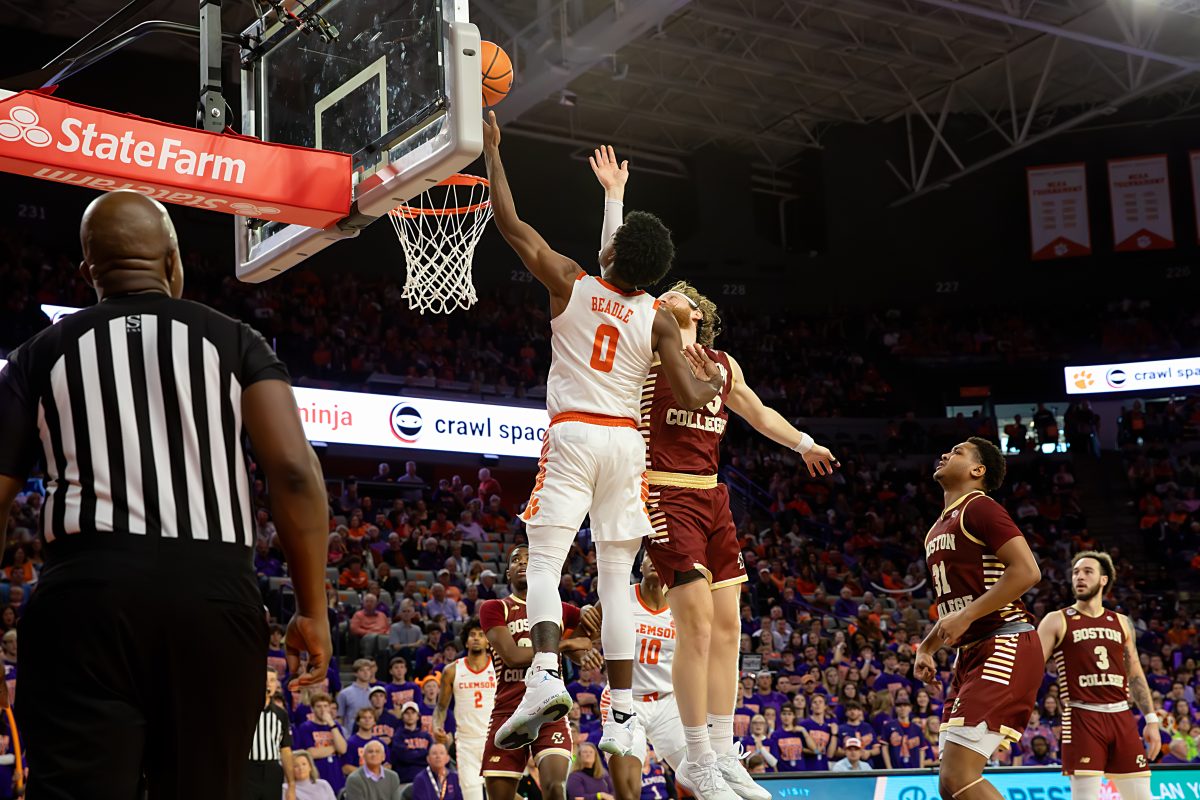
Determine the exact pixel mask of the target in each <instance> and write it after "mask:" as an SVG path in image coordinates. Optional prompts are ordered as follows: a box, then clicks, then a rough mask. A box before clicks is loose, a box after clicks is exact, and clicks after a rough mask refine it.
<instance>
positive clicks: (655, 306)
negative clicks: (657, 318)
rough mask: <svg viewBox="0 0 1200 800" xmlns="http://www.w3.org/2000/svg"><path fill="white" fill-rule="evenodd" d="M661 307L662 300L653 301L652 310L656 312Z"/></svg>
mask: <svg viewBox="0 0 1200 800" xmlns="http://www.w3.org/2000/svg"><path fill="white" fill-rule="evenodd" d="M661 305H662V300H655V301H654V310H655V311H658V307H659V306H661Z"/></svg>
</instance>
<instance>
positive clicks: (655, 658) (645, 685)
mask: <svg viewBox="0 0 1200 800" xmlns="http://www.w3.org/2000/svg"><path fill="white" fill-rule="evenodd" d="M629 593H630V595H631V596H632V599H631V605H632V606H633V626H634V627H633V630H634V633H635V636H636V637H637V638H636V640H635V642H634V651H633V654H634V660H633V694H634V696H635V697H637V698H639V699H640V698H644V697H646V696H647V695H651V696H655V697H657V698H662V697H665V696H667V695H668V694H670V693H671V691H672V687H671V664H672V663H673V662H674V660H675V620H674V619H672V618H671V609H670V607H669V606H663V607H662V608H661V609H659V610H657V611H656V610H654V609H652V608H650V606H649V605H648V604H647V603H646V601H645V599H644V598H643V597H642V590H641V587H640V586H639V585H638V584H636V583H635V584H634V585H633V586H630V587H629Z"/></svg>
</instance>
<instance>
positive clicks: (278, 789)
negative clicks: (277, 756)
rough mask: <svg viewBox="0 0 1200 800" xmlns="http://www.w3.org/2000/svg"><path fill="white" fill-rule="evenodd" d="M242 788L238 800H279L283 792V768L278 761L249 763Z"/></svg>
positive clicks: (234, 799) (232, 799) (233, 799)
mask: <svg viewBox="0 0 1200 800" xmlns="http://www.w3.org/2000/svg"><path fill="white" fill-rule="evenodd" d="M242 786H243V788H242V793H241V795H239V796H238V797H240V800H279V795H280V794H281V793H282V791H283V767H282V766H280V765H279V762H278V761H249V762H247V764H246V779H245V781H244V782H243V784H242ZM231 800H237V798H231Z"/></svg>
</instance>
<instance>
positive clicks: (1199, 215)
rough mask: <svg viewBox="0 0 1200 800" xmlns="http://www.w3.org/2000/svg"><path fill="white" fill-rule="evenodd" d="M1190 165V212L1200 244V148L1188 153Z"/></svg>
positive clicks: (1197, 241)
mask: <svg viewBox="0 0 1200 800" xmlns="http://www.w3.org/2000/svg"><path fill="white" fill-rule="evenodd" d="M1188 161H1189V162H1190V163H1191V165H1192V214H1193V215H1195V217H1196V243H1197V244H1200V150H1193V151H1191V152H1190V153H1188Z"/></svg>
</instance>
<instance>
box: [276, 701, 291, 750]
mask: <svg viewBox="0 0 1200 800" xmlns="http://www.w3.org/2000/svg"><path fill="white" fill-rule="evenodd" d="M275 713H276V714H278V715H279V721H280V722H281V723H283V736H282V738H280V740H279V746H280V747H291V746H292V723H291V722H290V721H289V720H288V718H287V714H285V713H283V712H282V711H278V710H276V712H275Z"/></svg>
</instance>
